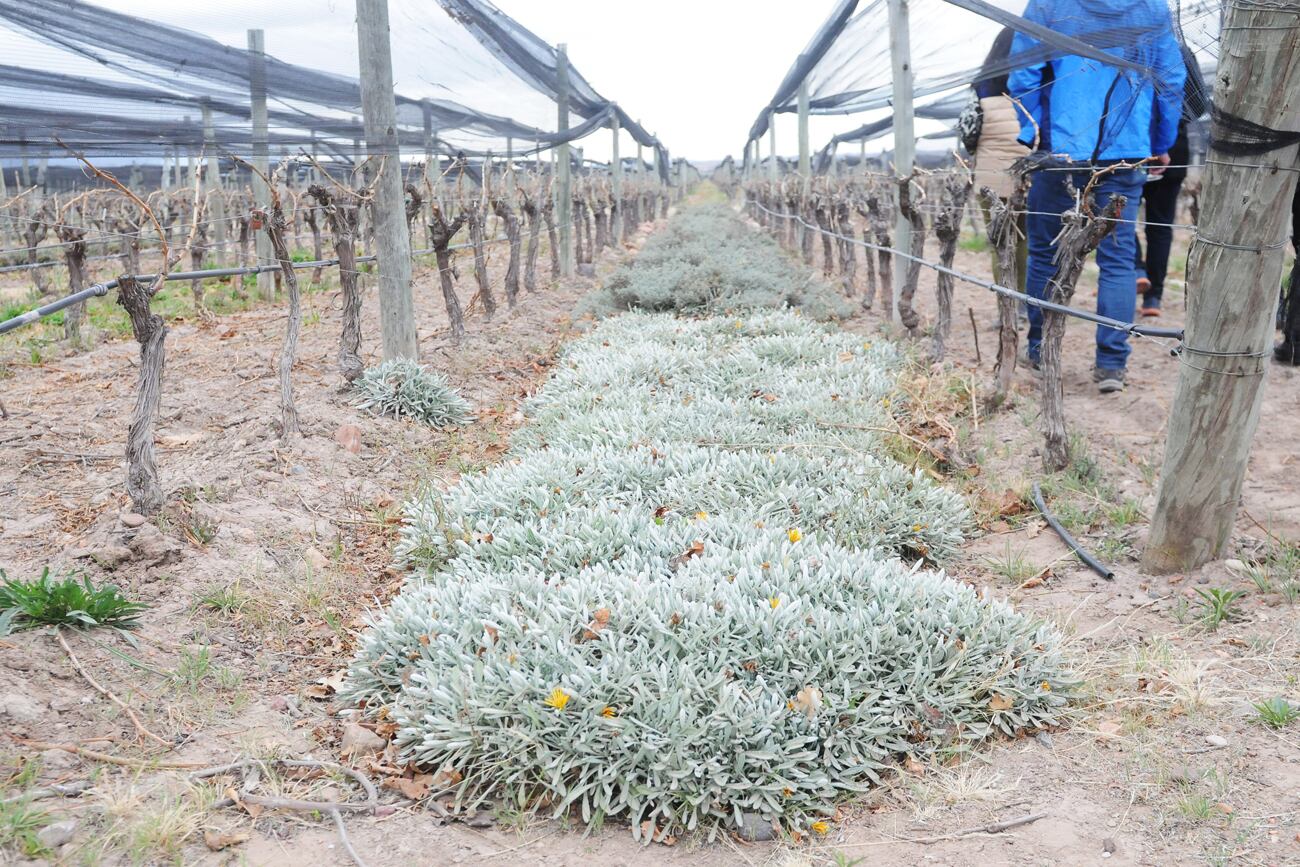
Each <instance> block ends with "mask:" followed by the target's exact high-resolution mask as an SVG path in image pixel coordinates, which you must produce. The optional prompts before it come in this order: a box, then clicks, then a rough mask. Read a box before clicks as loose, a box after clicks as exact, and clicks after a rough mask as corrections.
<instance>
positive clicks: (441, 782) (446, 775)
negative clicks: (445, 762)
mask: <svg viewBox="0 0 1300 867" xmlns="http://www.w3.org/2000/svg"><path fill="white" fill-rule="evenodd" d="M463 779H465V775H464V774H462V773H461V772H460V771H458V770H456V769H455V768H447V767H444V768H443V769H442V770H440V771H438V773H436V774H433V775H432V777H431V778H430V780H429V785H430V786H432V787H433V788H435V789H438V790H439V791H441V790H443V789H449V788H451V787H452V786H454V785H456V784H457V783H459V782H460V781H461V780H463Z"/></svg>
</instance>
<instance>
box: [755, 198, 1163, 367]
mask: <svg viewBox="0 0 1300 867" xmlns="http://www.w3.org/2000/svg"><path fill="white" fill-rule="evenodd" d="M750 204H752V205H754V207H756V208H759V209H760V210H762V211H764V212H766V213H767V214H770V215H772V216H774V217H780V218H782V219H787V220H788V219H794V220H797V221H798V222H799V223H801V224H802V225H803V226H804V227H805V228H807V229H811V230H812V231H814V232H818V233H820V234H823V235H827V236H829V237H832V238H839V239H841V240H844V241H848V242H849V243H851V244H857V245H858V246H859V247H867V248H869V249H872V250H878V251H880V252H884V253H891V254H893V255H895V256H898V257H900V258H903V259H907V260H908V261H911V262H916V263H919V264H920V265H922V266H924V267H926V268H930V269H931V270H934V271H938V272H940V273H943V274H947V275H949V276H951V277H955V278H957V279H958V280H961V281H963V282H965V283H970V284H973V285H975V286H980V287H982V288H984V289H989V290H991V291H993V292H997V293H998V294H1000V295H1007V296H1010V297H1012V298H1016V299H1019V300H1020V301H1023V302H1024V303H1026V304H1030V305H1033V306H1034V307H1038V308H1040V309H1042V310H1052V311H1054V312H1056V313H1063V314H1065V315H1066V316H1073V317H1075V318H1076V319H1086V320H1087V321H1089V322H1092V323H1094V324H1096V325H1101V326H1103V327H1105V328H1113V329H1115V330H1116V331H1123V332H1124V333H1126V334H1132V335H1136V336H1137V337H1147V338H1152V339H1156V340H1160V339H1173V340H1177V341H1179V342H1180V344H1181V341H1182V339H1183V329H1181V328H1154V327H1150V326H1147V325H1138V324H1136V323H1130V322H1121V321H1120V320H1118V319H1111V318H1110V317H1109V316H1102V315H1101V314H1099V313H1089V312H1088V311H1087V310H1079V309H1078V308H1075V307H1067V306H1066V305H1064V304H1057V303H1055V302H1053V301H1047V300H1045V299H1042V298H1035V297H1033V296H1032V295H1026V294H1025V293H1023V292H1017V291H1016V290H1015V289H1011V288H1010V287H1007V286H1002V285H1000V284H998V283H994V282H993V281H992V280H985V279H984V278H982V277H976V276H975V275H973V274H967V273H965V272H964V271H958V270H956V269H955V268H949V267H948V266H946V265H941V264H939V263H938V262H931V261H929V260H927V259H922V258H920V257H918V256H913V255H911V254H910V253H905V252H903V251H902V250H899V249H896V248H894V247H884V246H881V245H879V244H872V243H871V242H869V241H862V240H859V239H858V238H854V237H850V236H848V235H841V234H839V233H838V232H830V231H827V230H826V229H823V228H822V227H821V226H815V225H813V224H812V223H809V222H807V221H806V220H804V219H803V218H802V217H800V216H799V215H797V214H782V213H779V212H777V211H773V210H772V209H771V208H767V207H764V206H763V205H762V204H761V203H759V202H757V201H754V200H752V199H751V200H750ZM1170 351H1171V353H1172V354H1177V352H1178V348H1177V347H1171V348H1170Z"/></svg>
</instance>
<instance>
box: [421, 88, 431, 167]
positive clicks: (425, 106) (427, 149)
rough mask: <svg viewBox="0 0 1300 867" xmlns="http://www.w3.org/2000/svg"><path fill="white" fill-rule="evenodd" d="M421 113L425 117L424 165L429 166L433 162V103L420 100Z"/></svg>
mask: <svg viewBox="0 0 1300 867" xmlns="http://www.w3.org/2000/svg"><path fill="white" fill-rule="evenodd" d="M420 112H421V114H423V115H424V164H425V165H426V166H428V165H430V164H431V163H432V162H433V103H431V102H429V100H428V99H422V100H420Z"/></svg>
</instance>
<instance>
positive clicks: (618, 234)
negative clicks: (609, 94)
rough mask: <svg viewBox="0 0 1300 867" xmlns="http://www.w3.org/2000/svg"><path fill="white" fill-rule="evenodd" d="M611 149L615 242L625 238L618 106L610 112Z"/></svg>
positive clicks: (612, 234) (610, 171)
mask: <svg viewBox="0 0 1300 867" xmlns="http://www.w3.org/2000/svg"><path fill="white" fill-rule="evenodd" d="M609 132H610V149H611V155H610V158H609V185H610V193H611V194H612V195H613V199H614V208H613V217H614V218H613V220H612V221H611V222H610V225H609V232H610V237H611V238H613V239H614V241H615V247H617V242H618V239H619V238H622V237H623V158H622V157H621V156H619V153H618V136H619V126H618V106H612V107H611V109H610V112H609Z"/></svg>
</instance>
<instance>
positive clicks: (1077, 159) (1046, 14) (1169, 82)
mask: <svg viewBox="0 0 1300 867" xmlns="http://www.w3.org/2000/svg"><path fill="white" fill-rule="evenodd" d="M1024 17H1025V18H1027V19H1029V20H1030V21H1034V22H1036V23H1039V24H1043V25H1045V26H1047V27H1049V28H1051V29H1052V30H1055V31H1056V32H1058V33H1063V34H1065V35H1068V36H1073V37H1075V38H1077V39H1080V40H1081V41H1083V42H1087V43H1089V44H1092V45H1097V46H1098V47H1102V48H1105V50H1106V53H1108V54H1111V55H1114V56H1115V57H1117V58H1119V59H1122V60H1124V61H1128V64H1127V65H1120V66H1110V65H1108V64H1104V63H1101V62H1099V61H1096V60H1091V59H1088V58H1084V57H1079V56H1075V55H1066V56H1062V57H1055V58H1052V59H1050V60H1045V61H1039V62H1035V63H1031V64H1029V65H1027V66H1024V67H1021V68H1019V69H1016V70H1014V71H1013V72H1012V73H1011V75H1010V77H1009V79H1008V83H1007V85H1008V88H1009V90H1010V94H1011V96H1012V97H1014V98H1015V99H1016V100H1018V101H1019V103H1020V105H1021V106H1022V108H1023V110H1022V118H1021V129H1020V132H1021V139H1020V140H1021V141H1022V142H1023V143H1025V144H1026V145H1029V146H1030V147H1033V148H1035V149H1036V150H1039V151H1045V152H1047V153H1049V154H1052V155H1054V156H1055V157H1056V161H1057V162H1059V163H1060V166H1056V167H1051V166H1049V167H1048V168H1045V169H1042V170H1040V171H1038V172H1036V173H1035V175H1034V177H1033V181H1032V184H1031V186H1030V188H1029V208H1028V210H1029V212H1030V213H1029V226H1028V228H1029V268H1028V278H1027V280H1026V281H1025V289H1026V292H1027V293H1028V294H1030V295H1032V296H1034V297H1036V298H1044V297H1045V296H1046V293H1047V283H1048V281H1049V279H1050V278H1051V276H1052V274H1053V272H1054V270H1055V268H1054V266H1053V264H1052V259H1053V257H1054V255H1055V252H1056V243H1055V239H1056V237H1057V235H1059V234H1060V231H1061V219H1060V217H1059V216H1057V215H1059V214H1061V213H1062V212H1064V211H1067V210H1069V209H1070V208H1072V207H1074V204H1075V197H1074V193H1073V192H1072V191H1071V188H1070V186H1069V184H1070V183H1073V188H1074V190H1082V189H1083V188H1084V187H1085V186H1086V185H1087V183H1088V180H1089V178H1090V177H1091V174H1092V172H1093V170H1094V169H1096V168H1098V167H1103V166H1109V165H1113V164H1115V163H1136V162H1140V161H1142V160H1147V159H1152V163H1151V166H1152V167H1151V168H1150V169H1148V170H1145V171H1144V170H1143V169H1137V168H1125V169H1118V170H1116V171H1113V172H1111V173H1110V174H1108V175H1106V176H1105V178H1104V179H1103V180H1102V181H1101V182H1100V183H1099V184H1098V185H1097V186H1096V187H1094V188H1093V189H1094V193H1095V196H1096V208H1097V210H1101V209H1102V208H1104V207H1105V206H1106V204H1107V202H1109V201H1110V199H1111V197H1112V196H1117V195H1118V196H1124V197H1125V199H1126V204H1125V206H1124V210H1123V212H1122V214H1121V217H1120V222H1118V223H1117V224H1116V226H1115V230H1114V231H1113V232H1112V233H1111V234H1109V235H1107V236H1106V239H1105V240H1103V241H1102V242H1101V245H1100V246H1099V247H1098V248H1097V267H1098V268H1099V269H1100V271H1101V276H1100V279H1099V280H1098V286H1097V312H1098V313H1100V314H1101V315H1103V316H1108V317H1110V318H1112V319H1118V320H1120V321H1121V322H1128V323H1131V322H1132V321H1133V316H1134V313H1135V312H1136V307H1137V297H1136V295H1135V293H1134V291H1133V287H1134V286H1135V285H1136V279H1137V278H1136V273H1135V265H1134V262H1135V259H1136V256H1137V237H1136V231H1135V224H1136V220H1137V213H1138V202H1139V201H1140V199H1141V197H1142V185H1143V183H1144V182H1145V181H1146V180H1147V178H1148V177H1149V176H1150V177H1158V176H1159V175H1160V174H1161V172H1162V171H1163V167H1164V166H1166V165H1168V164H1169V149H1170V148H1171V147H1172V146H1173V144H1174V139H1175V137H1176V136H1177V134H1178V121H1179V119H1180V118H1181V117H1182V109H1183V106H1182V103H1183V83H1184V80H1185V78H1186V71H1185V69H1184V66H1183V57H1182V55H1181V53H1180V51H1179V46H1178V41H1177V39H1176V38H1175V36H1174V32H1173V25H1172V22H1171V20H1170V17H1169V8H1168V6H1167V5H1166V4H1165V2H1164V0H1030V2H1029V5H1028V6H1027V7H1026V9H1025V14H1024ZM1039 47H1040V46H1039V43H1038V42H1037V41H1036V40H1034V39H1032V38H1030V37H1028V36H1025V35H1024V34H1023V33H1017V34H1016V37H1015V40H1014V41H1013V43H1012V47H1011V55H1012V58H1013V59H1014V57H1015V56H1016V55H1017V54H1021V53H1022V52H1029V53H1030V56H1033V54H1032V52H1034V51H1035V50H1036V49H1038V48H1039ZM1134 66H1136V67H1137V68H1136V69H1135V68H1133V67H1134ZM1042 324H1043V316H1042V312H1041V311H1040V310H1039V309H1038V308H1037V307H1033V306H1031V307H1030V308H1029V340H1028V350H1027V351H1028V356H1029V362H1030V364H1031V365H1032V366H1034V367H1037V366H1038V363H1039V353H1040V351H1041V344H1042ZM1129 351H1130V347H1129V345H1128V335H1127V334H1126V333H1124V332H1122V331H1116V330H1114V329H1111V328H1106V327H1104V326H1098V327H1097V353H1096V361H1095V367H1094V369H1093V381H1094V382H1096V383H1097V385H1098V388H1099V389H1100V390H1101V391H1102V392H1115V391H1122V390H1123V388H1124V380H1125V374H1126V371H1127V367H1128V356H1129Z"/></svg>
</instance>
